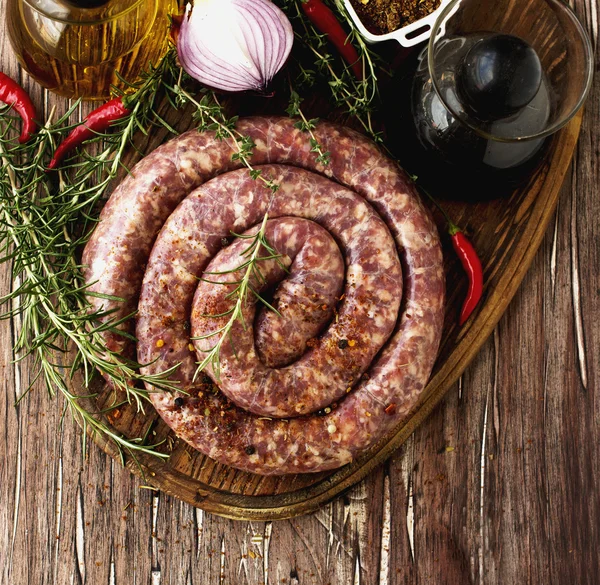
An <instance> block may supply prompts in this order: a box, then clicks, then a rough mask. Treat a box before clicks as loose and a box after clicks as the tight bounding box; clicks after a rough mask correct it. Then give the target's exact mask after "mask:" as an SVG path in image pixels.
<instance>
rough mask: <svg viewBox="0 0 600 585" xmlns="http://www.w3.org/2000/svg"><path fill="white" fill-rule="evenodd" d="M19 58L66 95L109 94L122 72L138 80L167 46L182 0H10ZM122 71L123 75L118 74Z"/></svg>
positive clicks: (11, 26) (10, 22)
mask: <svg viewBox="0 0 600 585" xmlns="http://www.w3.org/2000/svg"><path fill="white" fill-rule="evenodd" d="M6 2H7V5H6V19H7V25H8V33H9V37H10V40H11V43H12V46H13V48H14V50H15V53H16V55H17V58H18V59H19V62H20V63H21V65H22V66H23V67H24V68H25V69H26V70H27V72H28V73H29V74H30V75H31V76H32V77H33V78H34V79H35V80H36V81H38V82H39V83H40V84H41V85H43V86H44V87H47V88H48V89H50V90H51V91H53V92H55V93H57V94H60V95H62V96H65V97H70V98H76V97H82V98H84V99H104V98H106V97H107V96H108V95H109V92H110V87H111V85H115V86H117V87H119V86H121V85H122V82H121V81H120V79H119V76H120V77H122V78H123V79H126V80H127V81H135V80H136V78H137V77H138V76H139V75H140V73H141V72H142V71H144V70H145V69H147V68H148V66H149V64H151V63H152V64H157V63H158V61H159V60H160V58H161V57H162V56H163V55H164V53H165V52H166V50H167V48H168V42H169V40H168V39H169V30H170V18H169V16H170V15H172V14H175V13H176V12H177V8H178V0H6ZM117 72H118V74H119V76H117Z"/></svg>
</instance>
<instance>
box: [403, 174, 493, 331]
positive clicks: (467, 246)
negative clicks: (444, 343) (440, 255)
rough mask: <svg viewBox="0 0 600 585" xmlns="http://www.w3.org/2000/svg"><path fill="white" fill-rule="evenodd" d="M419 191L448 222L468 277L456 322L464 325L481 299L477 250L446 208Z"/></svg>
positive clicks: (480, 270) (481, 285) (449, 230)
mask: <svg viewBox="0 0 600 585" xmlns="http://www.w3.org/2000/svg"><path fill="white" fill-rule="evenodd" d="M411 179H412V180H413V181H415V182H416V180H417V177H416V176H411ZM421 191H422V192H423V193H424V194H425V195H427V197H428V198H429V200H430V201H431V202H432V203H433V204H434V205H435V206H436V207H437V208H438V209H439V210H440V211H441V212H442V215H443V216H444V217H445V218H446V221H447V222H448V233H449V234H450V238H451V239H452V247H453V248H454V251H455V252H456V255H457V256H458V258H459V260H460V263H461V264H462V267H463V270H464V271H465V273H466V275H467V276H468V278H469V290H468V291H467V296H466V297H465V300H464V301H463V306H462V309H461V311H460V317H459V319H458V324H459V325H464V324H465V322H466V321H467V319H468V318H469V317H470V316H471V313H472V312H473V310H474V309H475V307H476V306H477V303H479V301H480V300H481V296H482V294H483V268H482V267H481V260H479V256H478V255H477V251H476V250H475V248H474V247H473V244H472V243H471V242H470V241H469V239H468V238H467V236H465V234H464V233H463V232H462V230H461V229H460V228H459V227H458V226H457V225H456V224H455V223H454V222H453V221H452V220H451V219H450V216H449V215H448V214H447V213H446V210H445V209H444V208H443V207H442V206H441V205H440V204H439V203H438V202H437V201H436V200H435V199H434V197H433V196H432V195H430V194H429V193H428V192H427V190H425V189H421Z"/></svg>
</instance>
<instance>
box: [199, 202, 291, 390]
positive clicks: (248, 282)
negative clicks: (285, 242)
mask: <svg viewBox="0 0 600 585" xmlns="http://www.w3.org/2000/svg"><path fill="white" fill-rule="evenodd" d="M268 219H269V214H268V213H265V216H264V217H263V220H262V222H261V224H260V228H259V230H258V232H256V234H253V235H247V236H245V235H240V234H234V235H235V237H237V238H242V239H244V238H245V239H248V242H249V243H248V246H247V247H246V249H245V250H244V251H243V252H242V253H241V257H242V259H244V260H243V262H242V263H241V264H240V265H239V266H236V267H235V268H232V269H231V270H224V271H221V272H205V274H208V275H211V276H212V275H214V276H218V275H221V276H223V275H226V274H232V273H237V272H240V271H241V272H243V274H242V275H241V278H240V279H239V280H236V281H231V280H227V281H216V280H212V279H206V278H204V279H203V280H204V281H205V282H210V283H211V284H223V285H232V284H234V285H235V287H234V288H233V290H232V291H230V292H229V293H228V294H227V295H226V298H228V299H235V302H234V304H233V306H232V307H231V308H230V309H228V310H227V311H226V312H224V313H220V314H218V315H206V316H207V317H214V318H219V317H227V316H229V319H228V320H227V323H226V324H225V325H223V326H222V327H219V328H218V329H216V330H215V331H212V332H211V333H208V334H206V335H202V336H199V337H194V338H193V339H195V340H199V339H210V338H213V337H217V336H218V340H217V342H216V343H215V345H213V347H212V348H210V349H209V350H207V355H206V357H205V358H204V359H203V360H202V361H201V362H199V363H198V367H197V368H196V372H195V374H194V380H195V379H196V378H197V377H198V375H199V374H200V373H201V372H202V371H203V370H205V369H206V368H207V367H208V366H210V367H211V369H212V372H213V374H214V376H215V379H216V380H217V381H218V380H219V379H220V376H221V361H220V357H221V348H222V347H223V344H224V343H225V342H226V341H227V340H229V342H230V343H231V344H232V345H233V339H232V337H231V335H232V329H233V326H234V325H235V324H236V323H237V322H239V323H241V325H242V327H243V328H244V329H246V322H245V320H244V312H243V311H244V306H245V305H246V303H247V299H248V294H249V293H250V294H252V295H254V296H255V297H256V299H257V300H258V301H259V302H261V303H262V304H263V305H265V306H266V307H267V308H268V309H270V310H272V311H274V312H275V313H277V314H279V313H278V311H277V309H275V307H273V306H272V305H271V304H270V303H269V302H268V301H267V300H266V299H265V298H264V297H262V296H261V294H260V292H259V291H258V290H257V287H256V286H254V284H253V281H254V282H256V283H258V285H259V286H260V285H262V284H264V282H265V279H264V276H263V275H262V273H261V271H260V267H259V263H260V262H263V261H265V260H275V261H276V262H278V263H279V265H280V266H281V267H282V268H284V269H286V270H287V267H286V266H285V265H284V264H283V263H282V262H281V258H282V255H281V254H279V253H278V252H277V250H275V248H273V247H272V246H271V245H270V244H269V242H268V241H267V238H266V236H265V233H266V230H267V221H268ZM265 250H266V255H264V252H263V251H265Z"/></svg>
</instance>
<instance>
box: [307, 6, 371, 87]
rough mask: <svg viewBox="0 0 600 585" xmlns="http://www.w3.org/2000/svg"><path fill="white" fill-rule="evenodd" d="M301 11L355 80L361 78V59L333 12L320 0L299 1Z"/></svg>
mask: <svg viewBox="0 0 600 585" xmlns="http://www.w3.org/2000/svg"><path fill="white" fill-rule="evenodd" d="M300 4H301V5H302V10H303V11H304V14H306V16H307V17H308V19H309V20H310V22H311V23H312V24H313V26H314V27H315V28H316V29H317V30H318V31H319V32H320V33H322V34H324V35H326V36H327V38H328V40H329V41H331V43H332V44H333V45H334V46H335V48H336V49H337V50H338V52H339V53H340V55H341V56H342V57H343V58H344V60H345V61H346V62H347V63H348V65H350V68H351V69H352V71H353V72H354V75H355V76H356V78H357V79H358V80H359V81H360V80H362V78H363V70H362V63H361V59H360V57H359V55H358V51H357V50H356V48H355V47H354V46H353V45H352V44H351V43H350V41H349V40H348V34H347V33H346V31H345V30H344V29H343V27H342V25H341V24H340V21H339V20H338V19H337V18H336V16H335V14H334V13H333V11H332V10H331V9H330V8H329V7H328V6H326V5H325V4H323V2H322V0H301V2H300Z"/></svg>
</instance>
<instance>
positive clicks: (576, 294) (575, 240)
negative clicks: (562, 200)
mask: <svg viewBox="0 0 600 585" xmlns="http://www.w3.org/2000/svg"><path fill="white" fill-rule="evenodd" d="M573 161H574V162H573V164H576V162H577V153H575V155H574V157H573ZM576 187H577V180H576V175H573V194H572V197H571V287H572V289H571V290H572V295H571V296H572V299H573V316H574V319H575V335H576V339H577V360H578V362H579V375H580V377H581V384H582V386H583V387H584V389H585V390H587V387H588V378H587V364H586V349H585V335H584V331H583V310H582V308H581V285H580V276H579V237H578V234H577V194H576V192H575V191H576Z"/></svg>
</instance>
